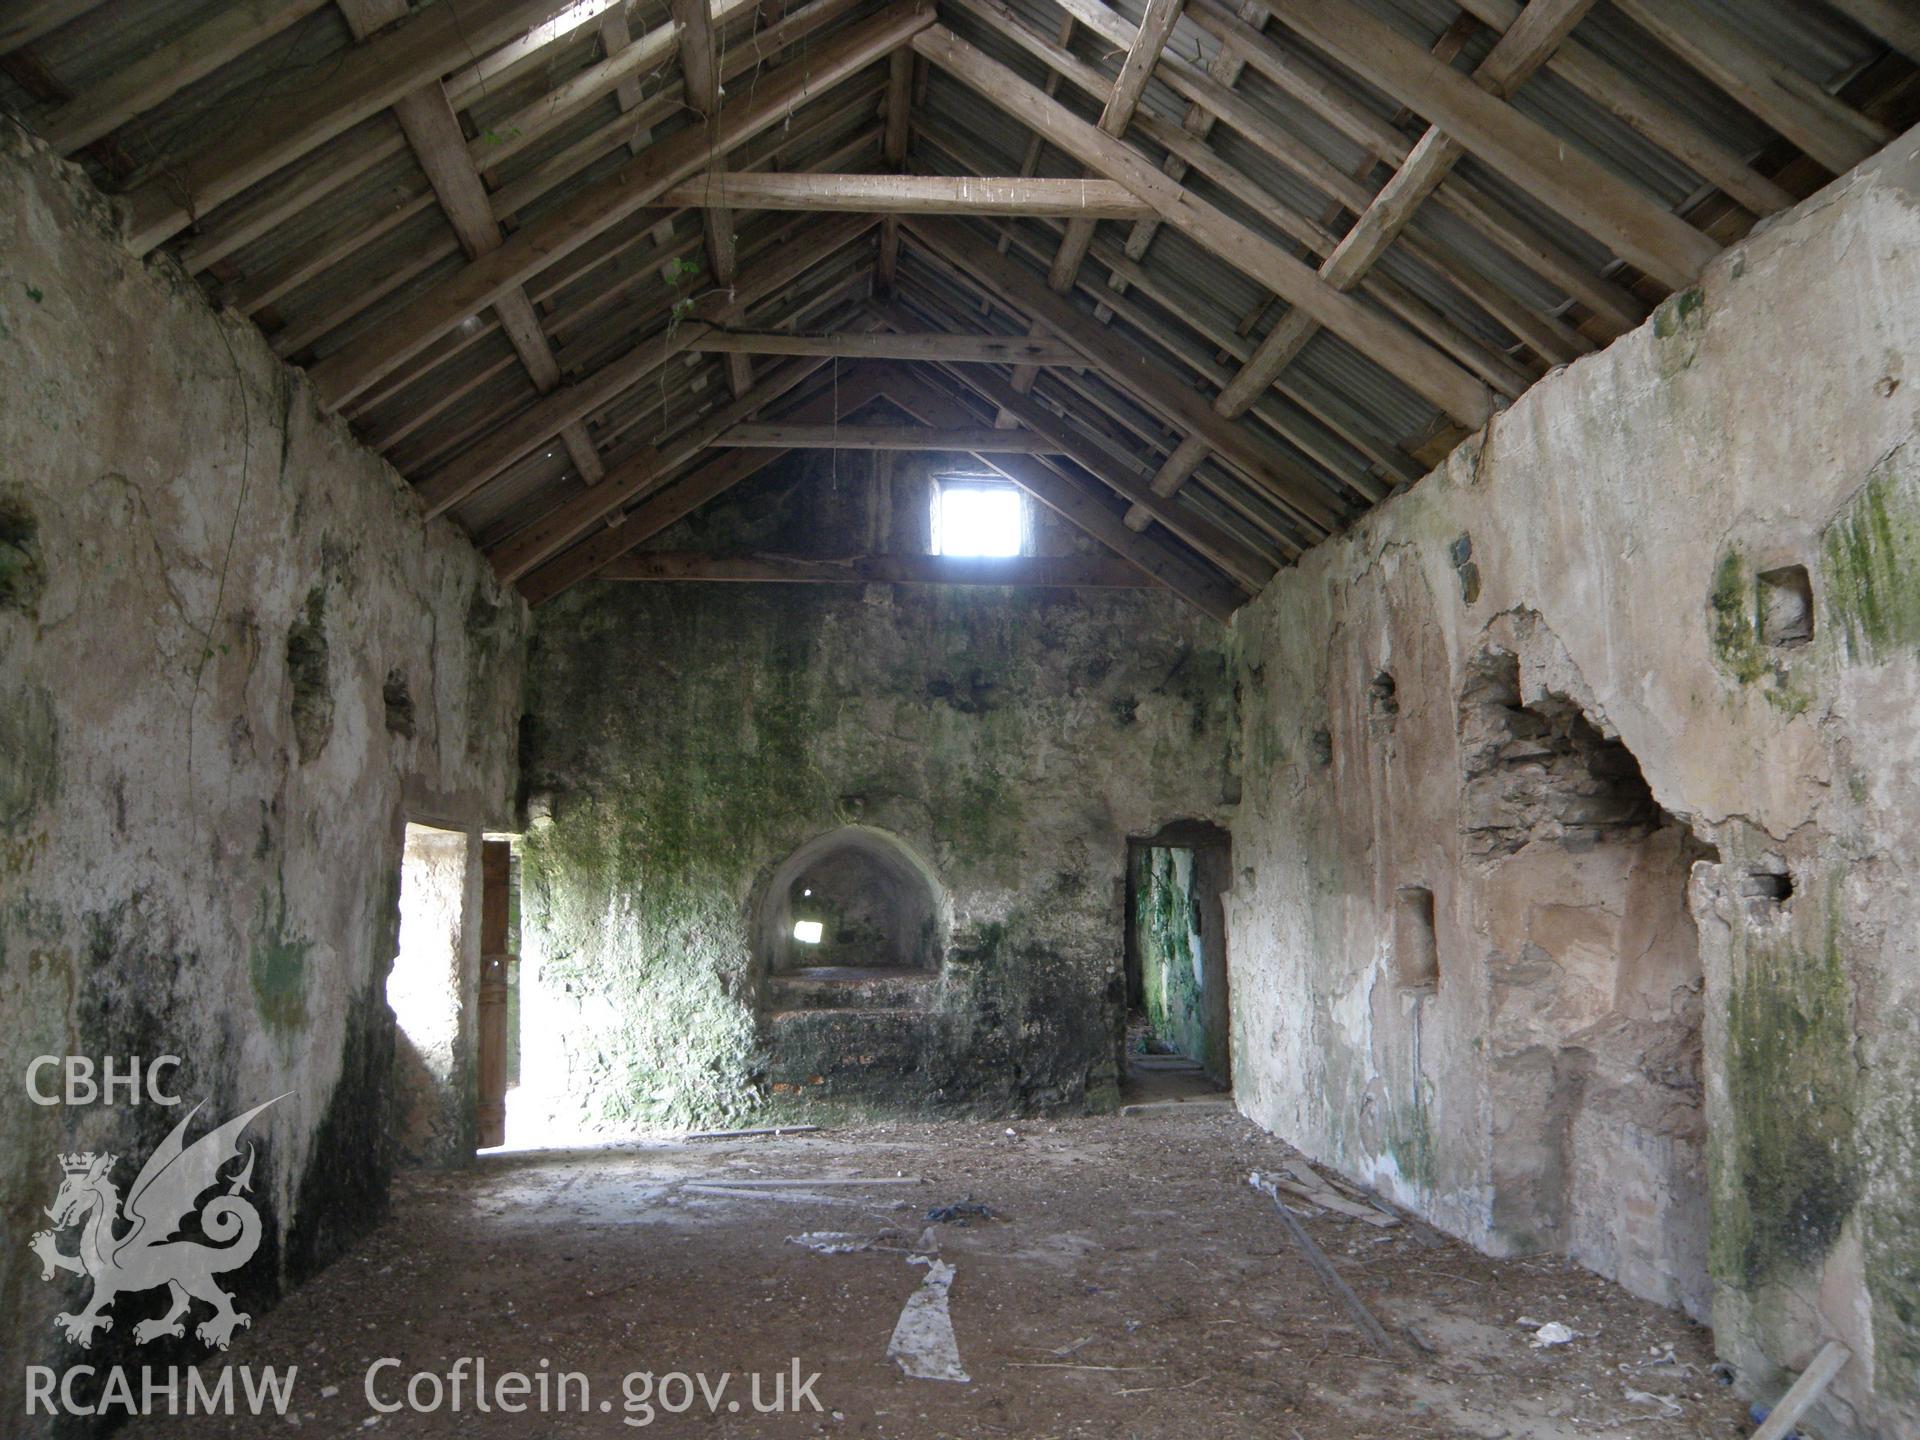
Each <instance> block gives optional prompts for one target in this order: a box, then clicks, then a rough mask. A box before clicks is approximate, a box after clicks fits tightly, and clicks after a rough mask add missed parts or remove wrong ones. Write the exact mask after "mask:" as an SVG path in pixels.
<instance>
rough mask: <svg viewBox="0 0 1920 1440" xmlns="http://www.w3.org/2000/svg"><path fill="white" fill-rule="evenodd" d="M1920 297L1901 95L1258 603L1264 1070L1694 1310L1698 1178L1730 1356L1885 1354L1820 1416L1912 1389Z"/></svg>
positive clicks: (1255, 871) (1760, 1376) (1240, 983)
mask: <svg viewBox="0 0 1920 1440" xmlns="http://www.w3.org/2000/svg"><path fill="white" fill-rule="evenodd" d="M1916 294H1920V135H1916V134H1909V135H1907V136H1905V137H1903V138H1902V139H1900V140H1899V141H1897V142H1895V143H1894V144H1893V145H1892V146H1891V147H1889V149H1888V150H1887V151H1886V152H1884V153H1883V154H1882V156H1880V157H1879V158H1878V159H1876V160H1875V161H1872V162H1870V163H1868V164H1867V165H1866V166H1864V167H1862V168H1861V169H1860V170H1859V171H1857V172H1855V173H1854V174H1853V175H1851V176H1849V177H1847V178H1846V179H1844V180H1842V181H1839V182H1836V184H1834V185H1833V186H1832V187H1830V188H1829V189H1828V190H1827V191H1825V192H1823V193H1822V194H1820V195H1818V196H1816V197H1815V198H1813V199H1812V200H1810V201H1808V202H1807V203H1806V204H1805V205H1803V206H1801V207H1800V208H1799V209H1798V210H1797V211H1795V212H1793V213H1791V214H1789V215H1786V216H1782V217H1780V218H1779V219H1777V220H1776V221H1774V222H1773V223H1772V224H1770V225H1769V226H1767V227H1766V228H1765V229H1764V230H1763V231H1762V233H1760V234H1758V235H1756V236H1754V237H1752V238H1751V239H1749V240H1748V241H1746V242H1745V243H1743V244H1741V245H1738V246H1736V247H1734V248H1733V250H1732V251H1730V252H1729V253H1728V254H1727V255H1725V256H1724V257H1722V258H1721V259H1720V260H1719V261H1718V262H1716V263H1715V264H1714V265H1712V266H1711V267H1710V268H1709V270H1708V271H1707V274H1706V276H1705V278H1704V280H1703V282H1702V284H1701V286H1700V288H1699V289H1698V290H1695V291H1690V292H1688V293H1687V294H1685V295H1682V296H1678V297H1676V298H1675V299H1674V300H1673V301H1671V302H1669V304H1668V305H1666V306H1665V307H1663V308H1662V310H1661V311H1660V312H1659V313H1658V314H1657V315H1656V316H1655V318H1654V320H1653V321H1652V322H1651V323H1649V324H1648V325H1647V326H1646V327H1644V328H1643V329H1641V330H1640V331H1637V332H1636V333H1634V334H1632V335H1630V336H1627V337H1626V338H1624V339H1622V340H1621V341H1619V342H1617V343H1616V344H1614V345H1613V346H1612V347H1610V348H1609V349H1608V350H1606V351H1604V352H1603V353H1601V354H1598V355H1594V356H1591V357H1588V358H1587V359H1585V360H1582V361H1580V362H1579V363H1578V364H1576V365H1574V366H1572V367H1571V368H1569V369H1568V370H1566V371H1564V372H1562V373H1559V374H1557V375H1555V376H1552V377H1550V378H1549V379H1547V380H1546V381H1544V382H1543V383H1541V384H1540V385H1538V386H1537V387H1535V388H1534V389H1533V390H1532V391H1530V392H1529V393H1528V394H1527V395H1525V396H1524V397H1522V399H1521V400H1520V401H1519V402H1518V403H1516V404H1515V405H1514V407H1513V408H1512V409H1511V410H1509V411H1507V412H1506V413H1504V414H1503V415H1501V416H1500V417H1499V418H1498V419H1497V420H1496V421H1495V422H1494V424H1493V425H1492V427H1491V429H1490V431H1489V432H1488V434H1487V435H1486V436H1485V438H1484V441H1483V442H1482V441H1475V442H1471V443H1469V444H1467V445H1466V446H1463V447H1462V448H1461V449H1460V450H1458V451H1457V452H1456V453H1455V454H1454V455H1453V457H1452V458H1451V459H1450V460H1449V461H1448V463H1447V464H1446V465H1445V466H1444V467H1443V468H1442V469H1441V470H1439V471H1437V472H1436V473H1434V474H1433V475H1431V476H1429V477H1428V478H1427V479H1425V480H1424V481H1422V482H1421V483H1420V484H1419V485H1417V486H1416V487H1414V488H1413V489H1412V490H1411V491H1410V492H1409V493H1407V494H1404V495H1402V496H1400V497H1399V498H1397V499H1395V500H1394V501H1393V502H1391V503H1390V504H1388V505H1387V506H1385V507H1384V508H1383V509H1382V510H1380V511H1379V512H1378V513H1377V514H1376V515H1374V516H1372V517H1369V519H1368V520H1366V521H1365V522H1364V523H1362V524H1361V525H1360V526H1359V527H1357V528H1356V530H1355V531H1354V532H1353V533H1352V534H1351V535H1349V536H1347V537H1345V538H1343V539H1341V540H1340V541H1338V542H1336V543H1333V544H1329V545H1326V546H1324V547H1322V548H1320V549H1318V550H1316V551H1314V552H1312V553H1310V554H1309V555H1307V556H1306V557H1305V558H1304V559H1303V561H1302V562H1301V564H1300V565H1299V567H1298V569H1297V570H1296V571H1293V572H1289V573H1286V574H1283V575H1282V576H1281V577H1280V578H1279V579H1278V580H1276V581H1275V582H1274V584H1273V585H1272V586H1271V587H1269V589H1268V591H1267V592H1266V593H1265V594H1264V595H1263V596H1262V597H1261V598H1260V599H1259V600H1258V601H1257V602H1255V603H1254V604H1253V605H1251V606H1250V607H1248V608H1247V609H1246V610H1244V611H1243V612H1242V613H1241V615H1240V617H1239V618H1238V620H1237V622H1236V642H1237V644H1238V647H1239V653H1240V656H1241V667H1242V689H1243V694H1244V696H1245V712H1244V713H1245V720H1246V739H1245V742H1244V748H1245V753H1246V767H1245V769H1246V776H1247V784H1246V802H1245V804H1244V805H1243V806H1242V812H1241V814H1240V816H1239V818H1238V819H1237V820H1236V822H1235V827H1234V828H1235V847H1236V848H1235V856H1236V865H1237V866H1239V867H1240V869H1239V875H1240V883H1239V884H1238V885H1237V886H1236V889H1235V891H1234V893H1233V894H1232V896H1231V897H1230V899H1229V906H1230V921H1231V928H1232V938H1233V942H1234V967H1233V972H1232V973H1233V985H1234V991H1233V1000H1234V1014H1235V1024H1236V1036H1235V1042H1236V1043H1235V1047H1234V1050H1235V1056H1236V1073H1235V1087H1234V1088H1235V1091H1236V1093H1237V1094H1238V1095H1239V1096H1240V1097H1241V1102H1242V1104H1243V1105H1244V1106H1245V1107H1246V1108H1247V1109H1248V1111H1249V1113H1251V1114H1252V1115H1253V1116H1254V1117H1255V1118H1257V1119H1259V1120H1261V1121H1262V1122H1263V1123H1266V1124H1268V1125H1271V1126H1272V1127H1274V1128H1275V1129H1276V1130H1278V1131H1279V1132H1280V1133H1281V1134H1283V1135H1285V1136H1286V1137H1288V1138H1289V1139H1292V1140H1294V1141H1296V1142H1298V1143H1301V1144H1303V1145H1304V1146H1305V1147H1307V1148H1308V1149H1309V1150H1310V1151H1311V1152H1312V1153H1314V1154H1315V1155H1316V1156H1318V1157H1320V1158H1322V1159H1325V1160H1327V1161H1329V1162H1332V1163H1335V1164H1338V1165H1340V1166H1341V1167H1343V1168H1345V1169H1346V1170H1347V1171H1349V1172H1350V1173H1353V1174H1356V1175H1360V1176H1364V1177H1367V1178H1369V1179H1371V1180H1374V1181H1376V1182H1377V1183H1379V1184H1382V1185H1384V1186H1385V1187H1387V1188H1388V1189H1390V1190H1391V1191H1392V1192H1393V1193H1395V1194H1396V1195H1398V1196H1399V1197H1400V1198H1401V1199H1402V1200H1404V1201H1405V1202H1407V1203H1408V1204H1410V1205H1413V1206H1416V1207H1418V1208H1419V1209H1420V1210H1422V1211H1423V1212H1424V1213H1426V1214H1428V1215H1429V1216H1431V1217H1433V1218H1434V1219H1435V1220H1436V1221H1437V1222H1439V1223H1440V1224H1442V1225H1444V1226H1446V1227H1447V1228H1449V1229H1451V1230H1453V1231H1455V1232H1456V1233H1458V1234H1461V1235H1463V1236H1466V1237H1468V1238H1471V1239H1473V1240H1474V1241H1475V1242H1476V1243H1479V1244H1482V1245H1485V1246H1488V1247H1489V1248H1495V1249H1517V1248H1523V1247H1526V1246H1534V1245H1537V1246H1542V1247H1546V1248H1553V1249H1562V1250H1566V1251H1568V1252H1570V1253H1572V1254H1574V1255H1576V1256H1578V1257H1580V1258H1581V1259H1583V1260H1584V1261H1586V1262H1587V1263H1589V1264H1593V1265H1594V1266H1596V1268H1600V1269H1602V1270H1603V1271H1606V1272H1607V1273H1611V1274H1615V1275H1617V1276H1618V1277H1619V1278H1620V1279H1621V1280H1622V1282H1623V1283H1625V1284H1627V1285H1628V1286H1630V1287H1631V1288H1633V1289H1635V1290H1637V1291H1639V1292H1640V1293H1642V1294H1648V1295H1652V1296H1655V1297H1657V1298H1660V1299H1664V1300H1667V1301H1669V1302H1672V1303H1684V1304H1688V1305H1689V1306H1694V1305H1697V1304H1698V1303H1699V1301H1700V1299H1701V1288H1702V1287H1700V1285H1699V1283H1698V1276H1699V1273H1700V1272H1699V1265H1700V1253H1701V1240H1702V1224H1703V1217H1704V1216H1705V1215H1706V1214H1707V1213H1708V1212H1709V1210H1710V1212H1711V1229H1712V1236H1711V1247H1710V1248H1711V1257H1710V1259H1711V1310H1712V1318H1713V1322H1714V1324H1715V1326H1716V1328H1717V1332H1718V1342H1719V1345H1720V1347H1721V1349H1722V1352H1723V1353H1725V1354H1726V1355H1728V1356H1729V1357H1731V1358H1732V1359H1734V1360H1735V1361H1736V1362H1737V1363H1738V1364H1739V1366H1740V1367H1741V1370H1742V1375H1743V1383H1744V1384H1747V1385H1749V1386H1752V1387H1756V1388H1760V1389H1766V1390H1767V1392H1768V1393H1769V1394H1772V1393H1777V1392H1776V1391H1775V1390H1774V1389H1773V1387H1774V1386H1776V1385H1777V1383H1778V1380H1779V1376H1780V1374H1781V1372H1782V1371H1783V1370H1793V1369H1797V1368H1799V1367H1801V1366H1804V1365H1805V1364H1806V1363H1807V1361H1808V1360H1809V1359H1810V1358H1811V1356H1812V1355H1813V1353H1814V1351H1815V1350H1816V1349H1817V1348H1818V1346H1819V1344H1820V1342H1821V1341H1822V1340H1823V1339H1826V1338H1830V1337H1837V1338H1839V1339H1841V1340H1844V1341H1845V1342H1846V1343H1847V1344H1848V1345H1850V1346H1851V1347H1852V1348H1853V1349H1854V1350H1855V1352H1856V1353H1857V1355H1858V1356H1859V1357H1860V1359H1859V1360H1858V1361H1857V1362H1856V1363H1855V1364H1854V1365H1853V1366H1852V1367H1850V1368H1849V1369H1848V1370H1847V1371H1846V1372H1845V1373H1844V1374H1843V1375H1842V1376H1841V1378H1840V1380H1839V1381H1838V1382H1837V1383H1836V1385H1835V1387H1834V1390H1833V1392H1832V1395H1831V1398H1830V1400H1829V1401H1828V1402H1827V1404H1826V1406H1825V1407H1824V1419H1823V1423H1824V1424H1825V1426H1826V1428H1825V1429H1823V1430H1822V1432H1821V1433H1822V1434H1832V1435H1840V1434H1851V1435H1861V1436H1892V1435H1901V1434H1908V1433H1911V1432H1912V1431H1913V1429H1914V1428H1915V1427H1916V1425H1920V1243H1917V1242H1916V1240H1915V1237H1916V1235H1920V1184H1916V1181H1915V1178H1914V1177H1915V1176H1916V1175H1917V1174H1920V1109H1916V1105H1915V1100H1914V1097H1915V1096H1916V1095H1917V1094H1920V1019H1916V1016H1920V923H1916V921H1917V920H1920V916H1916V913H1915V906H1914V899H1913V895H1912V893H1911V886H1910V884H1909V883H1908V881H1907V878H1906V877H1907V876H1909V875H1910V874H1911V873H1912V871H1913V869H1914V867H1915V864H1916V862H1917V861H1920V789H1917V788H1916V783H1915V779H1914V773H1915V772H1914V765H1913V756H1914V753H1915V748H1916V729H1915V721H1914V716H1915V715H1916V713H1920V707H1917V706H1916V700H1920V621H1916V617H1920V603H1917V602H1916V601H1915V599H1914V597H1915V595H1916V594H1920V591H1916V589H1915V581H1914V577H1915V576H1916V575H1920V441H1917V440H1916V434H1915V430H1916V414H1917V413H1920V412H1917V406H1920V400H1917V398H1916V397H1917V396H1920V388H1917V387H1916V376H1915V357H1916V356H1920V308H1917V307H1916V306H1915V305H1914V304H1913V297H1914V295H1916ZM1467 536H1470V537H1471V539H1470V542H1469V543H1468V544H1466V545H1463V544H1462V537H1467ZM1468 565H1470V566H1471V567H1472V573H1471V575H1468V574H1467V573H1466V570H1465V568H1464V567H1466V566H1468ZM1516 701H1517V702H1518V703H1519V705H1520V707H1521V708H1520V709H1519V710H1517V711H1516V710H1515V709H1514V706H1515V703H1516ZM1630 763H1631V765H1632V767H1633V769H1634V770H1635V771H1637V775H1638V776H1639V777H1643V779H1644V785H1645V787H1646V793H1645V795H1644V796H1643V795H1642V794H1641V792H1640V790H1639V784H1640V782H1639V781H1638V780H1636V779H1635V776H1634V774H1632V773H1630V772H1629V764H1630ZM1663 816H1665V817H1672V818H1671V819H1663V818H1662V817H1663ZM1689 867H1690V868H1691V878H1690V880H1689V876H1688V871H1689ZM1409 887H1410V888H1413V889H1416V890H1417V889H1421V888H1424V889H1427V890H1430V891H1431V893H1432V895H1433V897H1434V916H1435V922H1434V923H1435V932H1436V934H1435V944H1436V950H1437V968H1438V980H1437V983H1436V984H1435V985H1434V986H1433V987H1432V988H1431V989H1430V990H1429V989H1427V988H1425V987H1412V988H1409V987H1406V986H1403V985H1400V984H1397V983H1396V979H1395V969H1394V959H1395V955H1394V952H1395V949H1396V946H1399V945H1402V944H1403V943H1404V942H1403V941H1401V940H1399V939H1397V938H1396V935H1395V926H1394V915H1395V897H1396V895H1397V894H1398V893H1400V892H1401V891H1402V890H1404V889H1407V888H1409ZM1683 897H1684V898H1685V899H1686V900H1687V902H1688V903H1685V904H1683ZM1696 1025H1698V1026H1699V1037H1700V1038H1699V1039H1698V1040H1695V1039H1694V1036H1695V1027H1696ZM1703 1149H1704V1151H1705V1153H1706V1157H1707V1160H1708V1162H1709V1169H1710V1176H1703V1175H1702V1174H1701V1152H1702V1150H1703ZM1689 1276H1692V1277H1694V1279H1693V1280H1689V1278H1688V1277H1689Z"/></svg>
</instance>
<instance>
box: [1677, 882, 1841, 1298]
mask: <svg viewBox="0 0 1920 1440" xmlns="http://www.w3.org/2000/svg"><path fill="white" fill-rule="evenodd" d="M1829 903H1830V905H1831V903H1832V902H1829ZM1854 1035H1855V1028H1854V1023H1853V990H1852V985H1851V982H1850V980H1849V978H1848V968H1847V964H1846V959H1845V957H1844V956H1843V955H1842V954H1841V947H1840V926H1839V917H1838V914H1837V913H1836V912H1835V911H1834V910H1833V909H1831V908H1829V910H1828V911H1827V914H1826V919H1825V927H1824V933H1823V934H1822V935H1821V936H1819V937H1818V938H1817V939H1816V940H1814V942H1813V943H1811V944H1809V943H1806V942H1805V941H1803V940H1802V939H1801V938H1799V937H1797V936H1794V935H1790V934H1778V935H1776V934H1773V933H1745V934H1743V937H1742V939H1741V940H1740V941H1739V942H1738V944H1737V946H1736V953H1735V957H1734V975H1733V986H1732V993H1731V996H1730V1001H1729V1005H1728V1013H1727V1058H1726V1067H1727V1074H1726V1085H1727V1113H1728V1122H1727V1125H1726V1127H1725V1129H1724V1133H1722V1134H1721V1135H1719V1136H1718V1137H1717V1140H1716V1145H1715V1150H1714V1155H1713V1161H1714V1178H1713V1189H1714V1194H1715V1199H1716V1204H1715V1206H1714V1234H1713V1247H1712V1259H1713V1269H1714V1274H1715V1277H1716V1278H1717V1279H1719V1280H1720V1281H1721V1283H1723V1284H1727V1285H1730V1286H1732V1287H1734V1288H1735V1289H1738V1290H1742V1291H1746V1292H1748V1293H1752V1292H1754V1291H1755V1290H1757V1289H1758V1288H1759V1287H1760V1286H1762V1285H1763V1284H1765V1283H1766V1282H1767V1281H1768V1280H1769V1279H1771V1278H1773V1277H1774V1276H1775V1275H1777V1274H1779V1273H1781V1272H1782V1271H1785V1270H1790V1269H1792V1268H1795V1267H1801V1266H1806V1265H1810V1264H1813V1263H1815V1262H1817V1261H1819V1260H1820V1259H1821V1258H1822V1257H1823V1256H1824V1255H1825V1254H1826V1253H1827V1251H1828V1250H1829V1249H1831V1248H1832V1246H1833V1244H1834V1242H1835V1241H1836V1240H1837V1239H1838V1238H1839V1236H1840V1232H1841V1228H1842V1227H1843V1226H1844V1225H1845V1224H1846V1222H1847V1219H1848V1217H1849V1216H1850V1215H1851V1214H1852V1213H1853V1209H1854V1206H1855V1205H1856V1204H1857V1203H1858V1201H1859V1199H1860V1196H1861V1187H1862V1167H1861V1163H1860V1153H1859V1149H1858V1142H1857V1139H1856V1128H1857V1122H1858V1118H1859V1093H1860V1066H1859V1061H1858V1059H1857V1057H1856V1055H1855V1052H1854V1043H1855V1042H1854Z"/></svg>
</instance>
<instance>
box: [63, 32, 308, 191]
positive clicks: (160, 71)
mask: <svg viewBox="0 0 1920 1440" xmlns="http://www.w3.org/2000/svg"><path fill="white" fill-rule="evenodd" d="M325 3H326V0H239V3H238V4H236V5H234V6H233V7H232V8H231V9H227V10H221V11H219V12H217V13H216V14H214V15H213V16H211V17H210V18H208V19H207V20H204V21H202V22H201V23H200V24H199V25H196V26H194V27H193V28H192V29H191V30H189V31H187V33H186V34H184V35H182V36H180V37H179V38H178V39H175V40H170V41H168V42H167V43H166V44H165V45H162V46H160V47H159V48H158V49H156V50H154V51H153V52H152V53H151V54H150V55H147V56H146V57H145V58H144V59H141V60H139V61H137V62H135V63H134V64H132V65H129V66H128V67H127V68H126V69H124V70H122V71H119V72H118V73H117V74H114V75H112V76H109V77H108V78H107V79H106V80H104V81H102V82H101V83H100V84H99V85H97V86H95V87H94V88H93V89H91V90H89V91H87V92H86V93H85V94H83V95H80V96H78V97H76V98H75V99H73V100H70V101H68V102H67V103H66V104H64V105H62V106H60V107H59V108H58V109H56V110H53V111H51V112H50V113H49V114H48V115H47V116H46V117H45V118H44V119H43V120H42V121H41V123H40V127H39V129H40V133H41V135H42V136H43V137H45V139H46V141H47V143H48V144H50V145H52V146H53V147H54V149H56V150H58V151H59V152H60V153H61V154H63V155H69V154H72V153H73V152H74V151H75V150H78V149H79V148H80V147H81V146H83V145H90V144H92V143H93V142H94V141H95V140H98V139H99V138H100V137H101V136H103V135H106V134H108V133H109V132H111V131H113V130H115V129H117V128H118V127H120V126H121V125H124V124H125V123H126V122H127V121H128V120H130V119H132V118H133V116H135V115H137V114H139V113H140V112H141V111H142V110H150V109H152V108H153V107H154V106H155V105H158V104H160V102H161V101H163V100H165V99H167V98H168V97H169V96H172V95H177V94H178V93H179V92H180V91H182V90H184V89H185V88H186V87H187V86H189V85H191V84H193V83H194V82H195V81H196V80H199V79H201V78H203V77H204V76H207V75H211V74H212V73H213V72H214V71H215V70H218V69H219V68H220V67H221V66H222V65H225V64H226V63H227V62H228V61H229V60H232V59H234V58H235V57H236V56H239V55H244V54H245V53H246V52H247V51H249V50H251V49H252V48H253V47H254V46H255V45H258V44H260V42H261V41H263V40H267V39H270V38H272V37H273V36H275V35H277V34H279V33H280V32H281V31H282V30H284V29H286V28H287V27H288V26H289V25H291V24H293V23H294V22H295V21H296V20H303V19H305V18H306V17H307V16H308V15H311V14H312V13H313V12H314V11H315V10H318V9H319V8H320V7H321V6H322V5H324V4H325Z"/></svg>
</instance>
